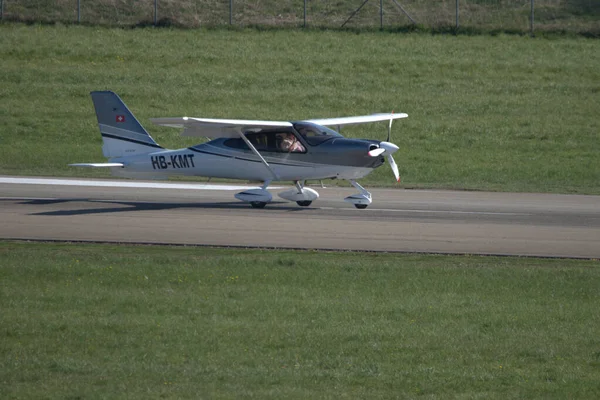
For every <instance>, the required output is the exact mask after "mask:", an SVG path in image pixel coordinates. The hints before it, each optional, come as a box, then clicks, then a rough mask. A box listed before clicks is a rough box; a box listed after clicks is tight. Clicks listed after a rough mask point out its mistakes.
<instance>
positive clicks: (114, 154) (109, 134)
mask: <svg viewBox="0 0 600 400" xmlns="http://www.w3.org/2000/svg"><path fill="white" fill-rule="evenodd" d="M91 96H92V100H93V102H94V107H95V109H96V116H97V118H98V125H99V127H100V133H101V134H102V141H103V146H102V151H103V154H104V156H105V157H106V158H108V162H105V163H77V164H70V165H71V166H76V167H92V168H110V169H111V172H112V174H113V175H116V176H122V177H128V178H142V179H143V178H147V179H157V178H158V179H160V178H167V177H168V176H171V175H184V176H204V177H214V178H231V179H241V180H251V181H261V182H263V184H262V186H260V187H259V188H256V189H249V190H245V191H243V192H240V193H237V194H235V197H236V198H237V199H238V200H241V201H244V202H248V203H250V205H251V206H252V207H254V208H264V207H265V205H266V204H267V203H269V202H271V201H272V199H273V196H272V195H271V193H270V192H269V191H268V190H267V187H268V186H269V184H271V182H276V181H293V182H294V187H293V188H291V189H289V190H286V191H283V192H281V193H279V194H278V195H279V197H281V198H283V199H285V200H288V201H292V202H296V203H297V204H298V205H299V206H302V207H307V206H309V205H310V204H311V203H312V202H313V201H314V200H316V199H318V198H319V193H318V192H317V191H316V190H314V189H311V188H308V187H306V186H305V182H306V181H307V180H323V179H345V180H348V181H349V182H350V184H352V186H354V187H355V188H356V189H358V191H359V193H357V194H354V195H351V196H348V197H346V198H345V199H344V200H345V201H347V202H349V203H351V204H353V205H354V206H355V207H356V208H360V209H363V208H366V207H367V206H368V205H369V204H371V203H372V196H371V193H369V192H368V191H367V190H366V189H365V188H363V187H362V186H361V185H359V184H358V183H357V182H356V180H357V179H359V178H362V177H364V176H366V175H368V174H369V173H371V172H372V171H373V170H374V169H375V168H377V167H380V166H381V165H382V164H384V163H385V159H386V158H387V161H388V163H389V164H390V166H391V168H392V171H393V173H394V176H395V177H396V180H397V181H400V175H399V172H398V166H397V165H396V162H395V161H394V158H393V157H392V154H393V153H394V152H395V151H397V150H398V146H396V145H395V144H393V143H391V142H390V132H391V127H392V121H393V120H395V119H399V118H406V117H408V115H407V114H394V113H389V114H373V115H364V116H354V117H343V118H325V119H311V120H303V121H292V122H288V121H253V120H236V119H211V118H191V117H179V118H155V119H151V121H152V122H153V123H154V124H157V125H161V126H168V127H173V128H183V132H182V133H181V135H182V136H200V137H206V138H211V139H213V140H211V141H209V142H206V143H203V144H199V145H196V146H192V147H188V148H183V149H178V150H169V149H165V148H163V147H161V146H159V145H158V144H157V143H156V142H155V141H154V139H152V137H151V136H150V134H149V133H148V132H147V131H146V130H145V129H144V128H143V127H142V125H141V124H140V123H139V122H138V120H137V119H136V118H135V117H134V115H133V114H132V113H131V111H129V109H128V108H127V106H126V105H125V103H124V102H123V101H122V100H121V98H120V97H119V96H118V95H117V94H115V93H113V92H111V91H94V92H91ZM377 121H389V125H388V137H387V140H386V141H378V140H367V139H347V138H344V137H343V136H342V135H341V134H340V133H338V132H337V131H335V130H333V129H331V128H329V127H330V126H333V127H337V129H338V131H339V130H340V127H341V126H343V125H353V124H364V123H370V122H377Z"/></svg>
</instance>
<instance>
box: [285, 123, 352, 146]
mask: <svg viewBox="0 0 600 400" xmlns="http://www.w3.org/2000/svg"><path fill="white" fill-rule="evenodd" d="M294 128H296V130H297V131H298V133H300V135H302V137H303V138H304V140H306V142H307V143H308V144H310V145H311V146H318V145H320V144H321V143H323V142H325V141H327V140H329V139H333V138H336V137H343V136H342V135H340V134H339V133H337V132H336V131H334V130H333V129H329V128H327V127H325V126H321V125H317V124H313V123H310V122H297V123H295V124H294Z"/></svg>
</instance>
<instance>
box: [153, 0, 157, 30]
mask: <svg viewBox="0 0 600 400" xmlns="http://www.w3.org/2000/svg"><path fill="white" fill-rule="evenodd" d="M157 23H158V0H154V26H156V24H157Z"/></svg>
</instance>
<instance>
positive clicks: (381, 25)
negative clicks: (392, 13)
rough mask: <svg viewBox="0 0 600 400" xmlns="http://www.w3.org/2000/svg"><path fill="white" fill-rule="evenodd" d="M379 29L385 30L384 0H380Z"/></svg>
mask: <svg viewBox="0 0 600 400" xmlns="http://www.w3.org/2000/svg"><path fill="white" fill-rule="evenodd" d="M379 29H381V30H383V0H379Z"/></svg>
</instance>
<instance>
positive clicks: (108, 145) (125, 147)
mask: <svg viewBox="0 0 600 400" xmlns="http://www.w3.org/2000/svg"><path fill="white" fill-rule="evenodd" d="M90 94H91V95H92V101H93V102H94V107H95V108H96V117H97V118H98V126H99V127H100V133H101V134H102V141H103V143H104V144H103V146H102V152H103V153H104V156H105V157H108V158H113V157H123V156H131V155H137V154H146V153H151V152H153V151H156V150H157V149H162V147H161V146H159V145H158V144H157V143H156V142H155V141H154V139H152V136H150V135H149V134H148V132H146V130H145V129H144V127H143V126H142V125H141V124H140V123H139V121H138V120H137V119H136V118H135V117H134V116H133V114H132V113H131V111H129V109H128V108H127V106H126V105H125V103H123V101H122V100H121V99H120V98H119V96H117V95H116V94H115V93H113V92H110V91H105V92H91V93H90Z"/></svg>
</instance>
